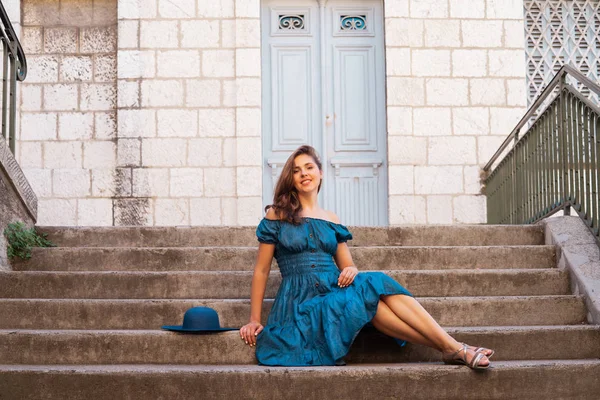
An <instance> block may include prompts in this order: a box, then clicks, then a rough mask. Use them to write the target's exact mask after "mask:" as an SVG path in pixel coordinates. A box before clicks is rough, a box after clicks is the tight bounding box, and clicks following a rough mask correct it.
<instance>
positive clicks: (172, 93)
mask: <svg viewBox="0 0 600 400" xmlns="http://www.w3.org/2000/svg"><path fill="white" fill-rule="evenodd" d="M181 105H183V84H182V82H181V81H176V80H158V79H152V80H143V81H142V107H166V106H181Z"/></svg>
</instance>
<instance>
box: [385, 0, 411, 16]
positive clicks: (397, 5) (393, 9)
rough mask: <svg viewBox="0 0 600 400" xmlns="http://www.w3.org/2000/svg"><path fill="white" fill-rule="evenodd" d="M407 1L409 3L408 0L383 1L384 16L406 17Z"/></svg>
mask: <svg viewBox="0 0 600 400" xmlns="http://www.w3.org/2000/svg"><path fill="white" fill-rule="evenodd" d="M408 3H409V0H394V1H385V2H384V3H383V6H384V8H385V16H386V18H390V17H408V16H409V8H408Z"/></svg>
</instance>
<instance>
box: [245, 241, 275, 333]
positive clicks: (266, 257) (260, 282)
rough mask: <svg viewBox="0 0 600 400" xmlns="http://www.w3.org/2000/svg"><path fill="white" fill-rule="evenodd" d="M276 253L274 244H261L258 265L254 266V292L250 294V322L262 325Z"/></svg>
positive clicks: (257, 259) (257, 258)
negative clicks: (268, 281) (261, 320)
mask: <svg viewBox="0 0 600 400" xmlns="http://www.w3.org/2000/svg"><path fill="white" fill-rule="evenodd" d="M274 253H275V245H274V244H268V243H260V244H259V245H258V256H257V257H256V265H255V266H254V275H253V276H252V290H251V293H250V322H258V323H259V324H260V317H261V312H262V303H263V299H264V297H265V290H266V288H267V280H268V279H269V272H271V262H272V261H273V254H274Z"/></svg>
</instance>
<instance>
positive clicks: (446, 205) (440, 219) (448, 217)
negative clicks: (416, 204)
mask: <svg viewBox="0 0 600 400" xmlns="http://www.w3.org/2000/svg"><path fill="white" fill-rule="evenodd" d="M427 223H428V224H451V223H452V196H427Z"/></svg>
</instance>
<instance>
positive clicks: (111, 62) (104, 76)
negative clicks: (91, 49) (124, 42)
mask: <svg viewBox="0 0 600 400" xmlns="http://www.w3.org/2000/svg"><path fill="white" fill-rule="evenodd" d="M116 79H117V58H116V57H115V56H114V55H112V54H98V55H96V61H95V63H94V80H95V81H96V82H114V81H115V80H116Z"/></svg>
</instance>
